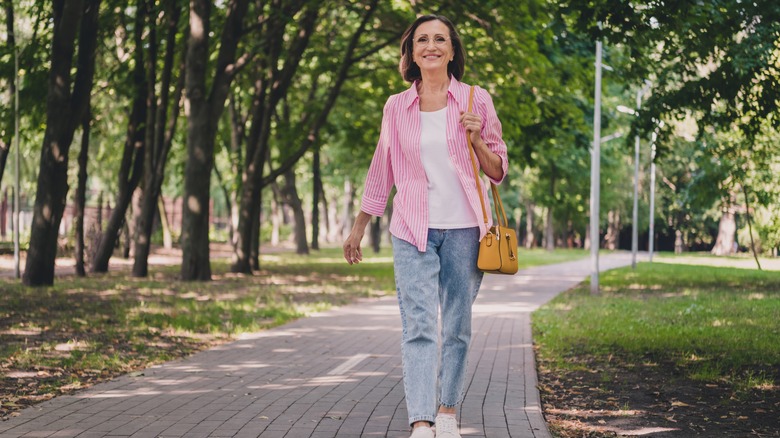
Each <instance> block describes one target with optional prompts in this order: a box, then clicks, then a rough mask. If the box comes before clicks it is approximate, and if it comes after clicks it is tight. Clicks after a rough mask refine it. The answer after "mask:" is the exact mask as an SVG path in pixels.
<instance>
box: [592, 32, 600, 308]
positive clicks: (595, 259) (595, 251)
mask: <svg viewBox="0 0 780 438" xmlns="http://www.w3.org/2000/svg"><path fill="white" fill-rule="evenodd" d="M594 101H595V103H594V108H593V148H592V150H591V155H590V262H591V269H590V293H591V295H598V293H599V197H600V193H599V192H600V188H601V187H600V183H601V41H596V91H595V92H594Z"/></svg>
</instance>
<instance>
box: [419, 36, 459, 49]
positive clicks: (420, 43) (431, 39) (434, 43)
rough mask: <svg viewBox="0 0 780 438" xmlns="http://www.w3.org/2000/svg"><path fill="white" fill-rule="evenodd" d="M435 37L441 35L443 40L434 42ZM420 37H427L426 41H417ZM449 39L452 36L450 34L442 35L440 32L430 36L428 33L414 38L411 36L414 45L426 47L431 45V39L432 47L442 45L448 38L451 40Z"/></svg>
mask: <svg viewBox="0 0 780 438" xmlns="http://www.w3.org/2000/svg"><path fill="white" fill-rule="evenodd" d="M437 37H441V38H442V39H443V40H442V41H441V42H436V38H437ZM422 38H426V39H428V41H426V42H425V43H422V42H420V41H419V40H420V39H422ZM451 39H452V38H451V37H450V36H444V35H442V34H440V33H437V34H435V35H434V36H433V37H432V38H431V37H429V36H428V34H424V35H419V36H417V37H416V38H412V42H413V43H414V44H415V45H418V46H426V47H427V46H430V45H431V41H433V45H434V47H437V46H443V45H444V44H445V43H446V42H447V41H448V40H451Z"/></svg>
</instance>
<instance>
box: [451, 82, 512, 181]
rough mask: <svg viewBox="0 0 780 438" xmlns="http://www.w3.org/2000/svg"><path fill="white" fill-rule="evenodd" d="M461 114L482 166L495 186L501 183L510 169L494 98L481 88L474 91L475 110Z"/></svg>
mask: <svg viewBox="0 0 780 438" xmlns="http://www.w3.org/2000/svg"><path fill="white" fill-rule="evenodd" d="M472 111H473V112H471V113H462V114H461V116H460V122H461V124H462V125H463V127H464V128H466V131H467V132H468V134H469V136H470V137H471V142H472V144H473V145H474V150H475V151H476V155H477V159H478V160H479V167H480V168H481V169H482V171H483V172H484V173H485V175H487V176H488V178H490V179H491V181H492V182H493V183H495V184H501V181H502V180H503V179H504V177H505V176H506V170H507V166H508V161H507V151H506V143H504V139H503V138H502V130H501V121H500V120H499V119H498V115H497V114H496V109H495V107H494V106H493V99H491V98H490V94H488V92H487V91H485V90H483V89H482V88H479V87H475V88H474V108H473V109H472Z"/></svg>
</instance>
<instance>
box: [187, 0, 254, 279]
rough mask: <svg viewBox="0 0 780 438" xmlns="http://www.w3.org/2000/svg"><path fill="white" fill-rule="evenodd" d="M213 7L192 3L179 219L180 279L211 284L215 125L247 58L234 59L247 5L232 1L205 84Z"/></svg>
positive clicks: (199, 1)
mask: <svg viewBox="0 0 780 438" xmlns="http://www.w3.org/2000/svg"><path fill="white" fill-rule="evenodd" d="M210 3H211V2H209V1H206V0H192V1H191V2H190V27H189V42H188V45H187V61H186V81H185V84H186V90H187V91H186V93H187V97H186V99H187V104H188V107H189V115H188V119H187V163H186V167H185V171H184V216H183V220H182V236H181V242H182V265H181V277H182V279H183V280H210V279H211V265H210V262H209V201H210V194H209V190H210V188H211V185H210V183H211V171H212V168H213V163H214V142H215V138H216V132H217V123H218V121H219V119H220V115H221V114H222V111H223V109H224V104H225V100H226V99H227V95H228V92H229V87H230V83H231V82H232V81H233V78H234V77H235V75H236V74H237V72H238V71H239V70H240V69H241V67H242V66H243V65H244V64H245V63H246V62H247V60H248V59H249V56H248V55H246V54H245V55H244V56H242V57H241V58H240V59H236V52H237V49H238V43H239V40H240V38H241V35H242V33H243V20H244V18H245V16H246V11H247V6H248V3H249V2H248V0H230V2H229V3H228V5H227V16H226V18H225V24H224V27H223V28H222V33H221V37H220V46H219V52H218V54H217V59H216V66H215V68H216V69H215V71H214V77H213V78H212V79H211V80H210V81H209V82H210V88H209V86H208V85H207V81H206V76H207V74H208V59H209V32H211V26H210V22H211V5H210Z"/></svg>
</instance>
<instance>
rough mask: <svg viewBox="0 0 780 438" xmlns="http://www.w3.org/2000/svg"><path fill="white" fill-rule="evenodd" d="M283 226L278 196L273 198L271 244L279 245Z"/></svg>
mask: <svg viewBox="0 0 780 438" xmlns="http://www.w3.org/2000/svg"><path fill="white" fill-rule="evenodd" d="M281 226H282V212H281V206H280V205H279V201H278V197H277V196H274V197H273V198H271V246H277V245H279V228H281Z"/></svg>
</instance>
